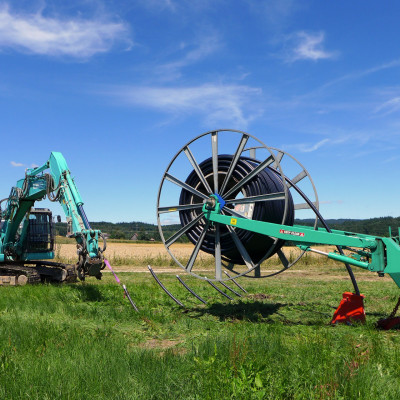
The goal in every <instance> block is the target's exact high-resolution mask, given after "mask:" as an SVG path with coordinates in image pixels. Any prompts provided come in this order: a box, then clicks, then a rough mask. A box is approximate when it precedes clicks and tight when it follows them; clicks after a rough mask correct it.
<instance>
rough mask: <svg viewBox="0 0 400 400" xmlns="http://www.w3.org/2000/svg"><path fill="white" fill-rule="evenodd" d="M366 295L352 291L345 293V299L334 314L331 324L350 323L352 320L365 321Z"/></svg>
mask: <svg viewBox="0 0 400 400" xmlns="http://www.w3.org/2000/svg"><path fill="white" fill-rule="evenodd" d="M364 297H365V296H364V295H362V294H360V295H357V294H354V293H350V292H344V293H343V299H342V301H341V302H340V304H339V307H338V308H337V310H336V311H335V313H334V314H333V318H332V321H331V324H338V323H346V324H348V325H350V324H351V323H352V322H355V321H359V322H361V323H364V322H365V311H364V302H363V300H364Z"/></svg>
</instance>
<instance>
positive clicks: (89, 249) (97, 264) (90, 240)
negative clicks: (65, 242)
mask: <svg viewBox="0 0 400 400" xmlns="http://www.w3.org/2000/svg"><path fill="white" fill-rule="evenodd" d="M45 171H46V172H47V173H48V174H49V175H50V176H51V178H52V179H53V181H54V185H55V188H54V189H56V190H57V191H58V193H59V195H58V201H59V203H60V204H61V206H62V209H63V211H64V213H65V216H66V219H67V223H68V228H69V231H70V232H69V236H70V237H74V238H75V239H76V241H77V243H78V245H79V246H80V264H81V268H82V269H83V270H85V269H87V270H88V271H91V273H90V275H96V274H98V273H99V272H100V268H102V267H103V257H102V254H101V251H100V248H99V237H100V235H101V231H100V230H97V229H90V226H87V225H88V223H87V222H86V223H85V219H86V216H84V215H83V214H82V213H84V212H83V208H82V206H83V201H82V198H81V196H80V194H79V191H78V189H77V187H76V185H75V182H74V180H73V178H72V176H71V173H70V171H69V168H68V165H67V162H66V161H65V158H64V157H63V155H62V154H61V153H59V152H52V153H51V154H50V157H49V160H48V161H47V162H46V163H44V164H43V165H42V166H40V167H37V168H31V169H27V170H26V174H25V178H24V179H20V180H19V181H18V182H17V185H16V187H14V188H12V190H11V193H10V196H9V198H8V201H7V205H6V210H5V211H4V212H3V213H2V218H3V219H4V223H3V226H2V229H1V232H0V262H5V261H29V260H38V259H47V260H48V259H52V258H54V253H53V252H44V253H29V252H28V251H27V249H26V243H25V241H24V238H25V237H26V234H27V226H28V221H29V213H30V210H31V208H32V207H33V206H34V204H35V202H36V201H38V200H42V199H43V198H44V197H45V196H46V195H47V194H48V192H49V187H48V185H49V183H48V182H49V181H48V179H49V178H48V177H47V176H46V174H45V173H44V172H45ZM17 232H18V235H17ZM96 260H97V261H96ZM89 265H90V268H89V267H87V268H86V266H89Z"/></svg>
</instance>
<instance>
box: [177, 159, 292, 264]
mask: <svg viewBox="0 0 400 400" xmlns="http://www.w3.org/2000/svg"><path fill="white" fill-rule="evenodd" d="M232 158H233V157H232V156H231V155H219V156H218V178H219V187H221V185H222V182H223V181H224V179H225V176H226V174H227V172H228V169H229V166H230V165H231V162H232ZM258 165H259V162H258V161H256V160H254V159H252V158H248V157H240V158H239V161H238V163H237V165H236V168H235V170H234V171H233V173H232V176H231V179H230V181H229V182H228V184H227V185H226V189H225V191H226V192H228V191H229V190H230V189H231V188H232V187H233V186H234V185H235V184H236V183H237V182H239V181H241V180H242V179H243V178H244V177H246V176H247V175H248V174H249V173H251V172H252V171H253V170H254V169H255V168H256V167H257V166H258ZM199 167H200V169H201V171H202V172H203V175H204V176H205V178H206V180H207V182H208V183H209V185H210V186H211V187H212V186H213V168H212V158H209V159H207V160H205V161H203V162H202V163H201V164H200V165H199ZM186 183H187V184H188V185H190V186H192V187H194V188H196V189H197V190H198V191H200V192H202V193H204V194H206V195H208V194H209V193H207V191H206V189H205V187H204V185H203V184H202V183H201V181H200V179H199V177H198V175H197V173H196V172H195V171H192V172H191V173H190V174H189V176H188V177H187V179H186ZM278 192H284V186H283V183H282V179H281V178H280V176H279V174H277V173H275V172H274V171H272V170H270V169H268V168H265V169H264V170H262V171H260V172H259V173H258V174H257V175H256V176H255V177H254V178H253V179H251V180H250V181H249V182H248V183H247V184H245V185H244V186H243V187H242V188H241V190H239V191H238V192H236V193H233V194H232V195H231V196H230V198H229V199H235V198H237V197H238V198H239V197H241V196H242V195H243V196H244V197H249V196H257V195H261V194H267V193H278ZM288 195H289V199H288V212H287V214H286V218H285V220H284V221H283V216H284V211H285V201H284V200H275V201H264V202H256V203H254V209H253V212H252V215H251V216H249V217H250V218H251V219H253V220H258V221H265V222H272V223H276V224H284V225H293V222H294V204H293V200H292V197H291V195H290V193H288ZM222 197H223V194H222ZM224 200H228V199H224ZM201 202H202V199H200V198H199V197H197V196H196V195H194V194H192V193H190V192H188V191H187V190H185V189H182V191H181V195H180V199H179V204H180V205H183V204H193V203H201ZM247 207H249V205H247ZM232 208H233V206H232ZM249 208H250V207H249ZM200 212H201V210H200V209H195V210H183V211H180V212H179V217H180V222H181V225H182V226H185V225H187V224H188V223H190V222H191V221H193V220H194V219H195V218H196V217H197V216H198V215H199V213H200ZM204 224H205V221H203V220H201V221H200V223H199V224H196V225H195V226H193V228H191V229H190V230H189V231H188V232H187V233H186V235H187V237H188V238H189V240H190V241H191V242H192V243H194V244H196V243H197V242H198V241H199V238H200V235H201V232H202V231H203V228H204ZM235 232H236V234H237V236H238V237H239V239H240V240H241V242H242V243H243V245H244V246H245V248H246V250H247V252H248V253H249V255H250V257H251V259H252V260H253V262H254V263H258V262H259V261H260V260H261V259H263V258H264V257H265V255H266V254H267V253H269V252H270V256H272V255H273V254H275V253H276V252H277V251H278V250H279V249H280V248H281V247H282V246H283V244H284V241H283V240H278V241H276V243H275V240H274V239H272V238H270V237H267V236H265V235H261V234H258V233H254V232H251V231H247V230H243V229H236V230H235ZM220 242H221V255H222V258H223V260H225V261H227V262H232V263H234V264H241V265H243V264H244V261H243V259H242V257H241V255H240V252H239V250H238V249H237V247H236V245H235V242H234V240H233V238H232V236H231V234H230V233H229V231H228V229H227V228H226V226H224V225H221V226H220ZM201 250H203V251H204V252H206V253H209V254H214V252H215V234H214V232H213V231H212V229H211V228H210V229H209V231H208V232H207V234H206V236H205V238H204V241H203V243H202V246H201Z"/></svg>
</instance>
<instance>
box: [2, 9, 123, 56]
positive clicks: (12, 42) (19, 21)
mask: <svg viewBox="0 0 400 400" xmlns="http://www.w3.org/2000/svg"><path fill="white" fill-rule="evenodd" d="M128 32H129V30H128V27H127V25H126V24H125V23H123V22H110V21H107V20H101V19H97V20H84V19H79V18H77V19H68V20H67V19H57V18H50V17H45V16H43V15H42V13H41V12H37V13H35V14H17V13H13V12H11V11H10V8H9V6H8V5H7V4H4V5H1V6H0V48H11V49H14V50H17V51H25V52H30V53H34V54H42V55H48V56H60V55H61V56H62V55H64V56H71V57H75V58H83V59H84V58H88V57H91V56H93V55H94V54H97V53H104V52H107V51H109V50H110V49H111V47H112V46H113V45H114V44H115V43H116V42H117V41H124V42H125V43H128V42H129V38H128ZM130 45H131V43H130Z"/></svg>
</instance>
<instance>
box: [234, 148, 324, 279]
mask: <svg viewBox="0 0 400 400" xmlns="http://www.w3.org/2000/svg"><path fill="white" fill-rule="evenodd" d="M259 148H260V147H249V148H247V149H244V152H245V151H249V152H250V158H254V159H256V155H255V151H256V150H257V149H259ZM270 149H271V150H272V151H276V152H277V157H278V159H279V162H280V163H281V162H282V159H283V158H284V157H285V156H286V157H290V158H291V159H292V160H293V161H294V162H295V163H296V164H297V165H298V166H299V167H300V169H301V172H300V173H299V174H298V175H296V177H294V178H293V179H291V181H292V182H293V181H295V182H293V183H294V184H295V185H297V183H298V182H300V181H303V179H305V178H306V179H308V180H309V182H310V183H311V186H312V189H313V192H314V196H315V201H313V202H312V203H313V204H314V205H315V207H316V209H317V210H319V199H318V193H317V189H316V187H315V184H314V181H313V179H312V178H311V175H310V173H309V172H308V171H307V169H306V168H305V167H304V165H303V164H302V163H301V162H300V161H299V160H297V159H296V158H295V157H293V156H292V155H291V154H289V153H288V152H286V151H284V150H281V149H277V148H276V147H270ZM252 151H254V154H252ZM282 169H283V170H284V168H283V167H282ZM297 177H299V180H297V181H296V178H297ZM285 183H286V185H287V180H286V177H285ZM292 188H293V189H294V190H296V188H295V187H294V186H292V185H290V187H289V190H290V189H292ZM299 195H300V196H301V197H302V198H303V200H305V201H307V200H306V197H308V196H304V193H300V194H299ZM308 199H309V197H308ZM304 205H305V207H304V208H303V207H302V208H296V206H303V204H295V211H296V210H299V209H309V210H311V208H310V207H309V206H308V205H307V202H306V203H304ZM311 211H312V210H311ZM314 214H315V213H314ZM317 226H318V216H317V215H315V220H314V225H313V227H314V229H317ZM282 249H283V247H282V248H281V249H280V250H279V252H281V253H283V250H282ZM294 249H298V248H297V247H294ZM299 251H300V253H299V256H298V257H297V258H295V259H294V261H292V262H289V260H288V258H287V257H286V256H285V254H284V253H283V255H284V256H285V259H283V260H282V259H281V258H280V257H279V255H278V257H279V260H280V262H281V263H282V265H283V268H282V269H281V270H278V271H275V272H272V273H267V274H265V275H262V271H261V270H260V275H259V276H252V275H249V274H246V275H244V277H245V278H270V277H273V276H276V275H279V274H281V273H282V272H284V271H287V270H288V269H289V268H291V267H293V265H295V264H296V263H297V262H298V261H299V260H300V259H301V257H303V255H304V254H305V253H306V251H305V250H300V249H299ZM268 257H269V254H266V255H265V257H264V259H263V260H261V261H260V262H259V264H260V267H261V264H262V262H263V261H265V260H266V259H267V258H268ZM289 258H290V257H289ZM284 263H287V265H286V266H285V264H284ZM229 271H232V272H235V270H234V269H229ZM235 273H236V272H235Z"/></svg>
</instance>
